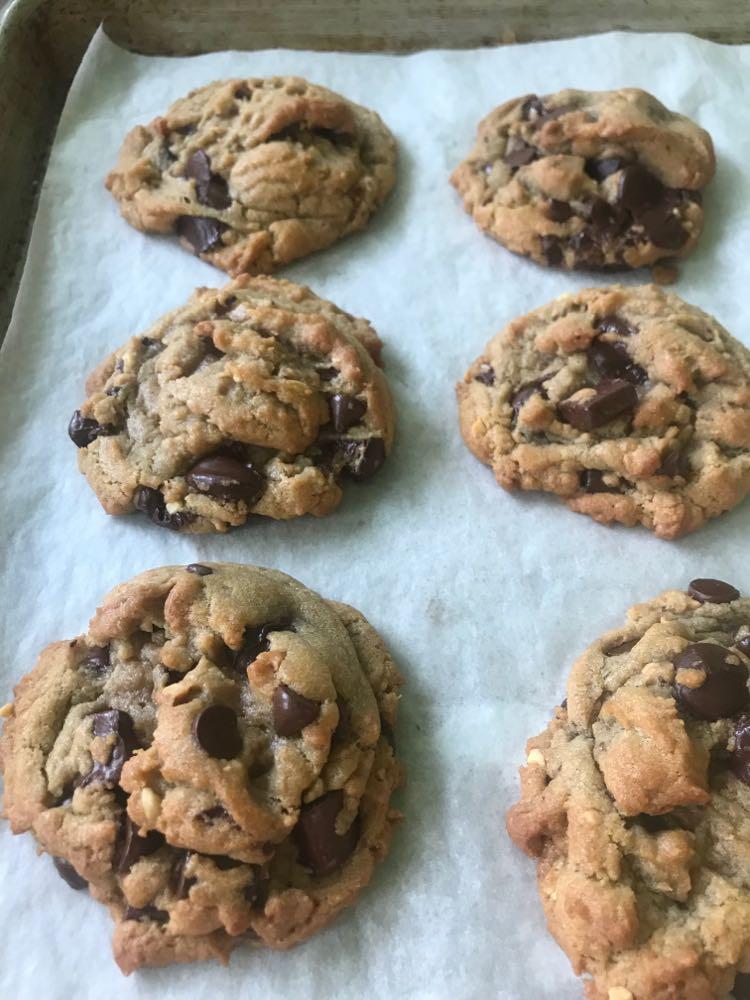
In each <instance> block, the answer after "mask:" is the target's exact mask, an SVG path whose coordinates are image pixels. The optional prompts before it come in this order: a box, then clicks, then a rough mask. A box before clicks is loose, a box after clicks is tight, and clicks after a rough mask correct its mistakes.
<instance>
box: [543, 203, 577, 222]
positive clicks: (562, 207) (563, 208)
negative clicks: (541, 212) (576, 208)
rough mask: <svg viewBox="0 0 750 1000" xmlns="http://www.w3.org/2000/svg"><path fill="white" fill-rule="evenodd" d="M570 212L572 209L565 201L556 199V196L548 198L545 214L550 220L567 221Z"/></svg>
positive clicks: (571, 212)
mask: <svg viewBox="0 0 750 1000" xmlns="http://www.w3.org/2000/svg"><path fill="white" fill-rule="evenodd" d="M572 214H573V209H572V208H571V207H570V205H569V204H568V203H567V201H558V200H557V199H556V198H550V200H549V201H548V202H547V209H546V215H547V218H548V219H551V220H552V222H567V221H568V219H569V218H570V217H571V215H572Z"/></svg>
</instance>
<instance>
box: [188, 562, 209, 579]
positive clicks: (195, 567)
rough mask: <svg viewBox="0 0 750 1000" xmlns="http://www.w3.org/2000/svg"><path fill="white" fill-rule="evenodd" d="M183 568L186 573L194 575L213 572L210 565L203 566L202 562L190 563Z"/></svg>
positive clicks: (206, 574)
mask: <svg viewBox="0 0 750 1000" xmlns="http://www.w3.org/2000/svg"><path fill="white" fill-rule="evenodd" d="M185 569H186V570H187V571H188V573H195V575H196V576H211V575H212V573H213V570H212V569H211V567H210V566H204V565H203V564H202V563H190V565H189V566H186V567H185Z"/></svg>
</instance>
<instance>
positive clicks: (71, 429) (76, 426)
mask: <svg viewBox="0 0 750 1000" xmlns="http://www.w3.org/2000/svg"><path fill="white" fill-rule="evenodd" d="M116 433H117V428H115V427H113V426H112V425H111V424H100V423H99V422H98V421H97V420H93V419H92V418H91V417H82V416H81V411H80V410H76V411H75V413H74V414H73V416H72V417H71V418H70V423H69V424H68V437H69V438H70V440H71V441H72V442H73V444H74V445H75V446H76V448H88V446H89V445H90V444H91V442H92V441H94V440H96V438H98V437H110V436H111V435H112V434H116Z"/></svg>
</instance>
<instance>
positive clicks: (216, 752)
mask: <svg viewBox="0 0 750 1000" xmlns="http://www.w3.org/2000/svg"><path fill="white" fill-rule="evenodd" d="M193 736H194V737H195V739H196V741H197V743H198V744H199V746H200V747H201V749H203V750H205V751H206V753H207V754H208V756H209V757H216V758H219V759H220V760H232V759H233V758H234V757H236V756H237V755H238V754H239V753H240V751H241V750H242V737H241V736H240V733H239V730H238V728H237V715H236V713H235V712H234V710H233V709H231V708H229V706H228V705H209V706H208V708H204V709H203V711H202V712H201V713H200V714H199V715H197V716H196V718H195V721H194V722H193Z"/></svg>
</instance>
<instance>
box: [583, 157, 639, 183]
mask: <svg viewBox="0 0 750 1000" xmlns="http://www.w3.org/2000/svg"><path fill="white" fill-rule="evenodd" d="M627 165H628V161H627V160H626V159H624V158H623V157H622V156H605V157H604V158H603V159H601V160H597V159H593V158H592V159H588V160H586V165H585V167H584V170H585V171H586V173H587V174H588V175H589V177H591V178H592V179H593V180H595V181H603V180H604V179H605V177H609V175H610V174H615V173H617V171H618V170H622V169H623V167H626V166H627Z"/></svg>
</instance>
